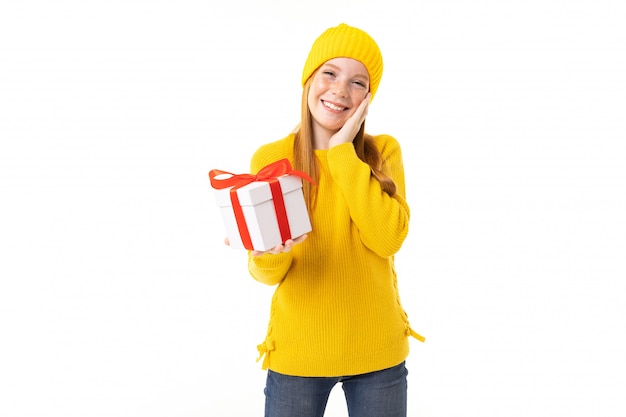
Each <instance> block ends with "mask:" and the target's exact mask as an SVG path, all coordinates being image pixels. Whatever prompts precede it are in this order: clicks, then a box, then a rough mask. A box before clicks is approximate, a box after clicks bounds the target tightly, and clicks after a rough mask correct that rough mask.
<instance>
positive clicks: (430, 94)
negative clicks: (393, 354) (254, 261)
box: [0, 0, 626, 417]
mask: <svg viewBox="0 0 626 417" xmlns="http://www.w3.org/2000/svg"><path fill="white" fill-rule="evenodd" d="M625 21H626V7H625V6H624V3H623V1H621V0H615V1H609V0H586V1H585V0H567V1H566V0H561V1H551V0H526V1H508V0H499V1H497V0H492V1H488V0H484V1H461V0H458V1H452V0H440V1H407V2H402V1H394V0H385V1H376V2H374V1H356V0H355V1H344V2H336V1H328V0H324V1H315V2H307V3H302V4H300V3H298V2H293V1H288V0H284V1H248V0H244V1H242V0H240V1H232V2H208V1H199V0H197V1H191V0H171V1H170V0H160V1H159V0H157V1H147V0H145V1H140V0H125V1H121V0H117V1H111V0H109V1H78V0H76V1H54V2H48V1H28V0H21V1H17V0H15V1H11V0H5V1H2V3H0V200H1V204H0V274H1V281H0V338H1V344H0V348H1V352H0V416H2V417H18V416H19V417H22V416H46V417H49V416H63V417H74V416H76V417H87V416H89V417H100V416H116V417H126V416H128V417H137V416H150V417H161V416H163V417H166V416H167V417H179V416H180V417H197V416H220V417H221V416H254V415H257V416H260V415H262V412H263V401H264V397H263V385H264V378H265V373H264V372H263V371H262V370H261V369H260V364H259V363H256V362H255V359H256V356H257V351H256V344H257V343H259V342H261V341H262V340H263V337H264V334H265V326H266V322H267V313H268V309H269V300H270V297H271V293H272V291H273V288H271V287H265V286H263V285H262V284H258V283H256V282H254V281H253V280H252V279H251V278H250V277H249V275H248V273H247V267H246V258H245V254H244V252H241V251H234V250H232V249H230V248H228V247H226V246H224V245H223V243H222V238H223V229H222V224H221V218H220V217H219V212H218V211H217V209H216V208H215V207H214V200H213V194H212V193H213V191H212V189H211V188H210V186H209V181H208V177H207V173H208V171H209V170H210V169H214V168H218V169H223V170H227V171H231V172H236V173H243V172H247V170H248V162H249V158H250V156H251V155H252V152H253V151H254V150H255V149H256V147H257V146H259V145H260V144H262V143H265V142H268V141H270V140H275V139H279V138H281V137H283V136H285V135H286V134H287V133H288V132H289V131H290V130H291V129H292V128H293V127H294V126H295V125H296V123H297V122H298V116H299V111H300V108H299V106H300V93H301V87H300V74H301V69H302V65H303V64H304V60H305V58H306V54H307V53H308V50H309V48H310V45H311V43H312V42H313V40H314V39H315V38H316V37H317V35H319V34H320V33H321V32H322V31H323V30H324V29H326V28H327V27H329V26H334V25H336V24H338V23H340V22H346V23H349V24H352V25H355V26H359V27H362V28H364V29H366V30H367V31H368V32H369V33H370V34H371V35H372V36H373V37H374V38H375V39H376V40H377V41H378V43H379V45H380V47H381V49H382V51H383V55H384V59H385V72H384V76H383V79H382V83H381V86H380V90H379V92H378V94H377V96H376V98H375V100H374V102H373V104H372V106H371V108H370V112H369V117H368V122H367V127H368V130H369V131H370V133H389V134H392V135H394V136H395V137H397V138H398V140H399V141H400V143H401V144H402V145H403V149H404V157H405V163H406V170H407V175H408V199H409V203H410V204H411V207H412V223H411V225H412V226H411V233H410V235H409V238H408V240H407V241H406V244H405V246H404V247H403V249H402V251H401V252H400V253H399V255H398V256H397V263H398V272H399V277H400V278H399V279H400V290H401V294H402V300H403V304H404V307H405V309H406V310H407V312H408V313H409V315H410V318H411V321H412V324H413V327H414V328H415V329H416V330H417V331H418V332H420V333H422V334H423V335H425V336H426V338H427V340H426V343H424V344H421V343H419V342H417V341H415V340H411V356H410V357H409V360H408V367H409V371H410V375H409V390H410V403H409V415H410V416H428V417H440V416H441V417H455V416H463V417H470V416H479V417H488V416H493V417H503V416H507V417H513V416H535V417H537V416H550V417H554V416H573V415H580V416H582V415H586V416H603V417H609V416H610V417H612V416H623V415H625V413H626V405H625V403H624V393H625V392H626V376H625V375H626V374H625V372H626V366H625V355H624V351H626V336H625V333H624V329H625V328H626V326H625V321H626V320H625V316H626V314H625V308H624V299H625V295H626V284H625V281H626V260H625V258H626V257H625V255H626V221H625V216H624V213H626V150H625V147H624V141H625V140H626V121H625V119H626V117H625V116H626V111H625V110H626V108H625V103H626V102H625V100H626V77H625V74H626V53H625V52H626V30H625V29H624V22H625ZM327 415H328V416H340V415H347V413H346V412H345V405H344V404H343V400H342V398H341V390H340V389H339V387H337V389H336V390H335V391H334V392H333V394H332V397H331V402H330V404H329V407H328V412H327Z"/></svg>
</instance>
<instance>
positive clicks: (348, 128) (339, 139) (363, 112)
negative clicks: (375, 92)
mask: <svg viewBox="0 0 626 417" xmlns="http://www.w3.org/2000/svg"><path fill="white" fill-rule="evenodd" d="M371 99H372V93H367V95H366V96H365V98H364V99H363V101H362V102H361V104H359V107H357V109H356V111H355V112H354V114H353V115H352V116H350V118H349V119H348V120H347V121H346V123H345V124H344V125H343V126H342V127H341V129H339V131H338V132H337V133H335V134H334V135H333V136H331V138H330V140H329V141H328V148H332V147H334V146H337V145H341V144H344V143H348V142H352V141H353V140H354V137H355V136H356V134H357V133H358V132H359V129H360V128H361V125H362V124H363V122H364V121H365V117H366V116H367V110H368V108H369V104H370V100H371Z"/></svg>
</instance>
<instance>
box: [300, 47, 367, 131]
mask: <svg viewBox="0 0 626 417" xmlns="http://www.w3.org/2000/svg"><path fill="white" fill-rule="evenodd" d="M368 92H369V75H368V72H367V68H365V65H363V64H362V63H361V62H359V61H357V60H355V59H352V58H333V59H330V60H328V61H326V62H325V63H324V64H322V66H320V68H319V70H318V71H317V72H316V73H315V75H314V78H313V82H312V84H311V88H310V90H309V96H308V100H307V101H308V105H309V109H310V111H311V115H312V117H313V134H314V135H315V140H316V142H318V141H320V140H322V141H327V140H328V138H330V136H332V135H333V134H334V133H336V132H337V131H338V130H339V129H341V127H342V126H343V125H344V123H345V122H346V120H347V119H348V118H349V117H350V116H352V115H353V114H354V112H355V111H356V109H357V107H358V106H359V104H360V103H361V102H362V101H363V99H365V96H366V95H367V93H368Z"/></svg>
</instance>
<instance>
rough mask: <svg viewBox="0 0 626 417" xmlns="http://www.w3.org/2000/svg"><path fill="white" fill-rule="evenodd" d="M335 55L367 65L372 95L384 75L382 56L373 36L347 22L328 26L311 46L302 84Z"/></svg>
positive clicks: (374, 93) (335, 56)
mask: <svg viewBox="0 0 626 417" xmlns="http://www.w3.org/2000/svg"><path fill="white" fill-rule="evenodd" d="M333 58H352V59H356V60H357V61H360V62H361V63H362V64H363V65H365V68H367V72H368V73H369V77H370V92H371V93H372V99H373V98H374V95H376V91H377V90H378V85H379V84H380V80H381V78H382V76H383V57H382V55H381V52H380V49H379V47H378V45H377V44H376V42H375V41H374V39H372V37H371V36H370V35H368V34H367V33H366V32H364V31H363V30H361V29H358V28H355V27H352V26H349V25H347V24H345V23H342V24H340V25H339V26H336V27H332V28H329V29H327V30H326V31H325V32H324V33H322V34H321V35H320V36H319V37H318V38H317V39H316V40H315V42H314V43H313V46H312V47H311V51H310V52H309V56H308V58H307V60H306V62H305V64H304V69H303V71H302V85H303V86H304V84H305V83H306V81H307V80H308V79H309V77H310V76H311V74H313V73H314V72H315V71H316V70H317V69H318V68H319V67H320V66H321V65H322V64H323V63H324V62H326V61H328V60H329V59H333Z"/></svg>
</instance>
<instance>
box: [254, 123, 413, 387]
mask: <svg viewBox="0 0 626 417" xmlns="http://www.w3.org/2000/svg"><path fill="white" fill-rule="evenodd" d="M293 141H294V136H293V134H292V135H290V136H288V137H287V138H285V139H282V140H279V141H276V142H273V143H269V144H266V145H263V146H262V147H261V148H259V149H258V150H257V151H256V152H255V154H254V156H253V158H252V162H251V171H250V172H252V173H256V172H258V171H259V170H260V169H261V168H262V167H263V166H265V165H267V164H269V163H271V162H273V161H275V160H277V159H281V158H288V159H290V160H291V161H293V151H292V149H293ZM375 142H376V145H377V147H378V148H379V149H380V151H381V156H382V158H383V161H385V163H384V166H383V169H384V170H385V172H387V173H388V175H390V176H391V177H392V178H393V179H394V181H395V183H396V186H397V190H398V191H397V193H396V195H395V196H393V197H391V196H389V195H388V194H387V193H385V192H383V191H382V189H381V186H380V184H379V183H378V181H376V180H375V179H373V178H372V176H371V170H370V167H369V166H368V165H367V164H365V163H364V162H363V161H361V160H360V159H359V158H358V156H357V155H356V152H355V150H354V146H352V144H351V143H347V144H343V145H339V146H335V147H333V148H331V149H328V150H316V151H315V157H316V158H317V160H318V163H319V165H320V177H319V182H318V184H317V190H318V194H317V203H316V207H315V209H314V210H313V213H312V215H311V224H312V227H313V230H312V231H311V232H310V233H309V237H308V239H306V240H305V241H304V242H302V243H300V244H297V245H294V247H293V248H292V250H291V251H290V252H287V253H281V254H279V255H271V254H265V255H262V256H256V257H255V256H251V255H249V258H248V268H249V271H250V274H251V275H252V277H253V278H254V279H256V280H257V281H259V282H262V283H264V284H267V285H276V284H278V286H277V287H276V290H275V292H274V296H273V298H272V303H271V309H270V318H269V326H268V330H267V335H266V338H265V340H264V341H263V343H261V344H260V345H259V346H258V349H259V353H260V357H259V359H261V358H262V357H263V356H264V360H263V365H262V367H263V368H264V369H265V368H269V369H272V370H274V371H276V372H279V373H284V374H287V375H295V376H340V375H357V374H362V373H367V372H373V371H376V370H381V369H386V368H389V367H392V366H395V365H397V364H399V363H400V362H402V361H403V360H404V359H405V358H406V357H407V355H408V349H409V346H408V337H409V336H414V337H417V338H420V336H419V335H417V334H416V333H415V332H414V331H413V330H412V329H411V327H410V326H409V321H408V317H407V315H406V313H405V312H404V310H403V308H402V305H401V303H400V298H399V295H398V287H397V280H396V273H395V268H394V255H395V253H396V252H397V251H398V250H399V249H400V247H401V246H402V243H403V241H404V239H405V237H406V235H407V233H408V226H409V207H408V205H407V203H406V201H405V182H404V171H403V165H402V156H401V151H400V146H399V144H398V142H397V141H396V140H395V139H394V138H393V137H391V136H387V135H380V136H376V137H375Z"/></svg>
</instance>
